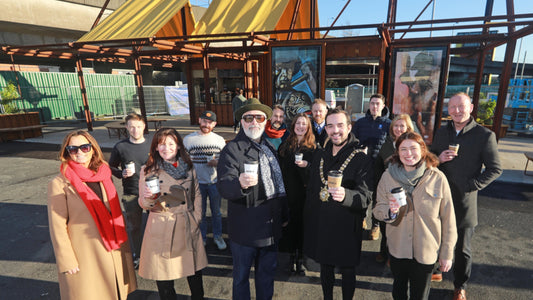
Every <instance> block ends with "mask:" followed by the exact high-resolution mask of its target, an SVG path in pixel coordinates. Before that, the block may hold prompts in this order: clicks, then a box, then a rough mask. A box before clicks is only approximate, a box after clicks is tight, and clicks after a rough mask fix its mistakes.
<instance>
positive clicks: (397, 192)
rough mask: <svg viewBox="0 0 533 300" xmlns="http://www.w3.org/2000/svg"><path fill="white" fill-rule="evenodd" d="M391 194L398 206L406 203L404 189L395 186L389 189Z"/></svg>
mask: <svg viewBox="0 0 533 300" xmlns="http://www.w3.org/2000/svg"><path fill="white" fill-rule="evenodd" d="M390 192H391V194H392V196H393V197H394V198H395V199H396V201H397V202H398V204H400V206H404V205H407V197H406V196H405V191H404V190H403V188H401V187H396V188H393V189H392V190H390Z"/></svg>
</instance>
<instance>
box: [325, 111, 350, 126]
mask: <svg viewBox="0 0 533 300" xmlns="http://www.w3.org/2000/svg"><path fill="white" fill-rule="evenodd" d="M335 114H342V115H344V117H346V125H351V118H350V115H348V113H347V112H346V111H345V110H344V109H342V108H339V107H337V108H334V109H332V110H330V111H328V114H327V115H326V119H325V120H326V125H328V117H329V116H331V115H335Z"/></svg>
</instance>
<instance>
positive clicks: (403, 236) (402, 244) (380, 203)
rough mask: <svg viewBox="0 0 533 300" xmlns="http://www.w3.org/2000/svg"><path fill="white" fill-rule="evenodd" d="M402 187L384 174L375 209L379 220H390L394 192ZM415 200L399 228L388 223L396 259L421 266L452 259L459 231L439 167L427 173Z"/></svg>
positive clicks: (388, 241)
mask: <svg viewBox="0 0 533 300" xmlns="http://www.w3.org/2000/svg"><path fill="white" fill-rule="evenodd" d="M399 186H400V184H399V183H398V182H396V181H395V180H394V179H393V178H392V176H391V175H390V173H389V171H388V170H387V171H385V173H383V176H382V177H381V180H380V181H379V184H378V189H377V198H376V200H377V203H376V207H374V210H373V212H374V216H375V217H376V218H377V219H378V220H381V221H383V220H385V219H387V218H388V216H389V196H390V195H391V193H390V190H391V189H393V188H395V187H399ZM408 201H410V200H408ZM413 201H414V205H413V206H414V210H413V209H409V211H408V212H407V214H406V215H405V216H404V217H403V219H401V221H400V223H399V224H398V225H392V224H387V245H388V246H389V252H390V254H391V255H392V256H394V257H396V258H408V259H413V258H414V259H416V261H417V262H419V263H421V264H433V263H435V262H436V261H437V259H438V258H440V259H444V260H451V259H452V258H453V249H454V247H455V242H456V241H457V228H456V227H455V212H454V210H453V201H452V195H451V192H450V187H449V185H448V180H446V176H444V174H443V173H442V172H441V171H439V170H438V169H437V168H430V169H429V170H428V171H426V172H425V173H424V176H422V178H421V179H420V182H419V183H418V185H417V186H416V187H415V189H414V191H413ZM410 205H412V203H410ZM391 222H392V221H391Z"/></svg>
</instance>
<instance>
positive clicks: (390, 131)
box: [389, 114, 415, 139]
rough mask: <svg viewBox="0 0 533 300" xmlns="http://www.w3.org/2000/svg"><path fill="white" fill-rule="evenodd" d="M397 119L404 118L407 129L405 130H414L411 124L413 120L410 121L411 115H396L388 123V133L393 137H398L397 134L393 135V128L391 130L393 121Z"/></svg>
mask: <svg viewBox="0 0 533 300" xmlns="http://www.w3.org/2000/svg"><path fill="white" fill-rule="evenodd" d="M399 120H404V121H405V125H406V126H407V131H406V132H414V131H415V127H414V126H413V121H411V116H409V115H408V114H399V115H396V116H395V117H394V119H392V121H391V123H390V128H389V134H390V136H391V137H392V138H394V139H397V138H398V137H397V136H395V135H394V130H393V128H394V123H396V122H397V121H399Z"/></svg>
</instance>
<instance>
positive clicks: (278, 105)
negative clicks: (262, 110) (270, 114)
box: [272, 104, 285, 113]
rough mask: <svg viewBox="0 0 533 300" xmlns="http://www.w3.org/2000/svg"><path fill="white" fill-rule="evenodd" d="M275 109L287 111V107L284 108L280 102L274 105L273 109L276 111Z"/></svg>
mask: <svg viewBox="0 0 533 300" xmlns="http://www.w3.org/2000/svg"><path fill="white" fill-rule="evenodd" d="M274 109H279V110H281V111H283V113H285V109H283V106H281V105H280V104H275V105H274V106H272V111H274Z"/></svg>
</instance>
